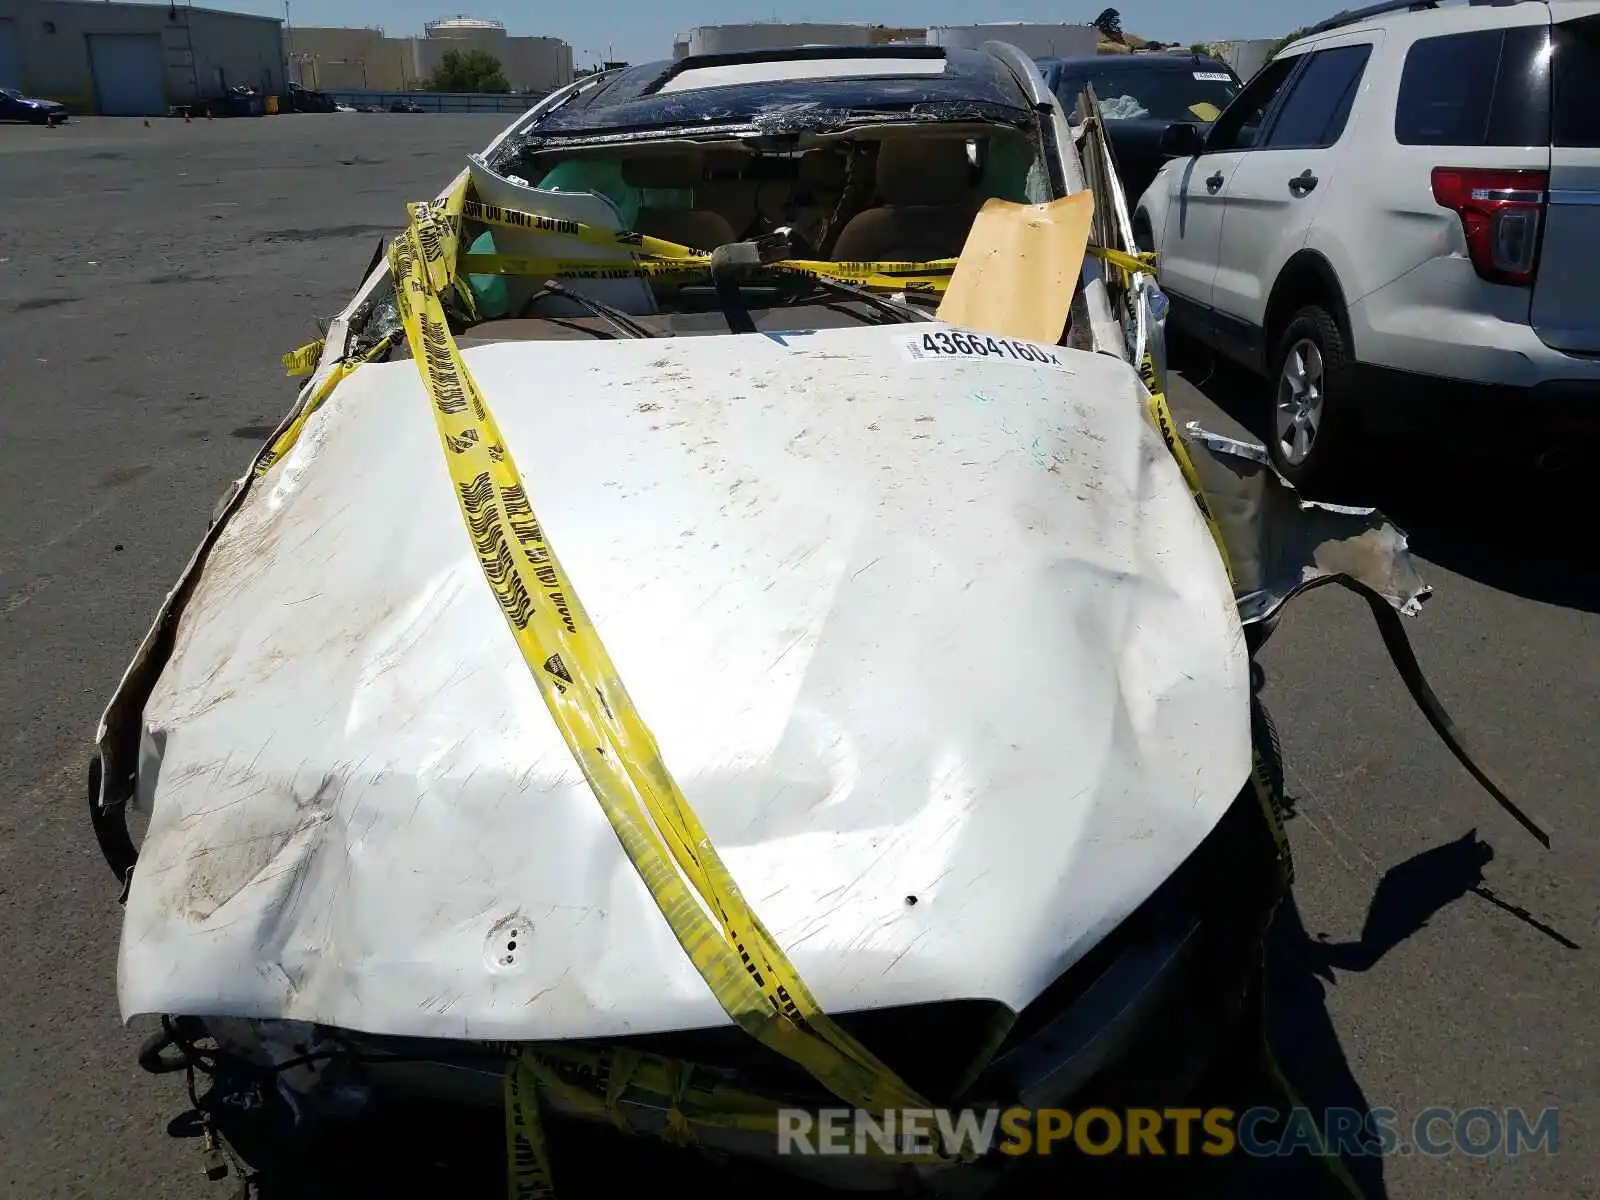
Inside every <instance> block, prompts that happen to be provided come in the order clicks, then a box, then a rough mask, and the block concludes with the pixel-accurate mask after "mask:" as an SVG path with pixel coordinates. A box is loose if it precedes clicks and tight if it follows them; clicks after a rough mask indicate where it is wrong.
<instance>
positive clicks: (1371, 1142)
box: [1186, 798, 1494, 1200]
mask: <svg viewBox="0 0 1600 1200" xmlns="http://www.w3.org/2000/svg"><path fill="white" fill-rule="evenodd" d="M1290 803H1291V806H1292V798H1291V801H1290ZM1291 812H1292V808H1291ZM1289 832H1290V836H1291V838H1292V837H1293V834H1294V825H1293V821H1292V816H1291V823H1290V825H1289ZM1493 857H1494V850H1493V849H1492V847H1490V846H1489V845H1488V844H1487V843H1485V842H1482V841H1480V840H1479V839H1478V837H1477V832H1476V831H1475V830H1474V831H1472V832H1469V833H1467V834H1465V835H1464V836H1463V837H1461V838H1460V839H1458V840H1456V841H1453V842H1447V843H1445V844H1444V845H1442V846H1437V847H1435V848H1434V849H1432V850H1427V851H1424V852H1423V853H1421V854H1418V855H1416V856H1415V857H1413V858H1410V859H1408V860H1406V861H1405V862H1403V863H1400V864H1398V865H1397V866H1395V867H1393V868H1391V869H1390V870H1389V871H1388V872H1386V873H1385V875H1384V876H1383V878H1382V879H1381V880H1380V881H1379V883H1378V886H1377V888H1376V889H1375V890H1374V892H1373V896H1372V900H1371V901H1370V903H1369V905H1368V908H1367V916H1366V921H1365V923H1364V924H1363V927H1362V930H1361V936H1360V937H1359V938H1358V939H1357V940H1355V941H1352V942H1333V941H1329V940H1328V939H1327V938H1326V936H1325V935H1322V934H1315V935H1314V934H1312V933H1311V932H1310V931H1308V930H1307V928H1306V926H1305V923H1304V921H1303V920H1302V918H1301V914H1300V910H1299V907H1298V906H1297V905H1296V903H1295V901H1294V898H1293V896H1292V895H1291V896H1290V897H1288V898H1286V899H1285V901H1284V903H1283V905H1282V906H1281V907H1280V909H1279V911H1278V914H1277V918H1276V920H1275V922H1274V924H1273V927H1272V930H1271V932H1270V933H1269V935H1268V939H1267V954H1266V989H1265V990H1266V1029H1267V1036H1268V1041H1269V1043H1270V1045H1271V1047H1272V1052H1273V1055H1274V1057H1275V1058H1276V1060H1277V1064H1278V1067H1279V1069H1280V1072H1281V1077H1282V1079H1283V1080H1286V1081H1287V1082H1288V1084H1289V1086H1290V1087H1291V1088H1292V1089H1293V1091H1294V1094H1295V1095H1294V1100H1295V1102H1297V1103H1298V1104H1301V1105H1304V1106H1305V1108H1306V1109H1307V1110H1308V1112H1309V1114H1310V1123H1309V1124H1308V1123H1307V1122H1305V1121H1303V1120H1301V1121H1300V1122H1299V1124H1300V1128H1298V1129H1295V1128H1292V1127H1291V1126H1290V1125H1289V1124H1285V1123H1283V1122H1277V1123H1272V1122H1263V1123H1262V1124H1261V1125H1260V1126H1259V1127H1257V1128H1256V1129H1255V1130H1254V1136H1255V1137H1256V1138H1259V1139H1260V1140H1261V1141H1262V1142H1265V1143H1267V1144H1268V1145H1269V1146H1271V1145H1272V1144H1273V1143H1277V1144H1278V1145H1280V1146H1281V1147H1282V1148H1283V1150H1284V1153H1282V1154H1281V1155H1268V1156H1258V1157H1252V1156H1250V1155H1247V1154H1245V1155H1239V1156H1236V1157H1234V1158H1232V1159H1229V1160H1228V1161H1227V1162H1225V1163H1223V1164H1219V1165H1218V1166H1217V1167H1215V1168H1206V1169H1204V1170H1203V1171H1202V1172H1201V1174H1202V1175H1203V1176H1206V1178H1205V1180H1204V1186H1202V1187H1200V1188H1198V1189H1193V1188H1191V1189H1190V1190H1189V1191H1188V1192H1187V1193H1186V1195H1188V1196H1190V1197H1201V1196H1203V1197H1212V1196H1215V1197H1218V1198H1220V1197H1223V1196H1227V1197H1229V1200H1281V1197H1283V1196H1285V1195H1291V1194H1292V1195H1294V1196H1295V1197H1296V1198H1297V1200H1358V1198H1362V1197H1364V1198H1365V1200H1386V1198H1387V1197H1388V1195H1389V1193H1388V1189H1387V1185H1386V1183H1385V1179H1384V1159H1383V1157H1382V1156H1381V1155H1380V1154H1379V1153H1378V1148H1379V1147H1378V1142H1377V1138H1376V1134H1375V1132H1374V1131H1373V1130H1372V1128H1371V1127H1370V1126H1369V1122H1370V1121H1371V1120H1372V1114H1373V1106H1372V1104H1371V1102H1370V1098H1369V1097H1367V1096H1366V1094H1365V1093H1364V1092H1363V1090H1362V1087H1361V1084H1360V1082H1359V1081H1358V1080H1357V1079H1356V1076H1355V1073H1354V1072H1353V1071H1352V1069H1351V1066H1350V1063H1349V1060H1348V1058H1347V1057H1346V1055H1345V1052H1344V1048H1343V1045H1342V1044H1341V1042H1340V1040H1339V1035H1338V1032H1337V1030H1336V1029H1335V1028H1334V1024H1333V1020H1332V1018H1331V1016H1330V1015H1329V1012H1328V1004H1327V996H1328V993H1329V991H1330V990H1331V989H1333V988H1335V987H1337V986H1338V982H1339V977H1340V975H1341V974H1342V973H1360V972H1364V971H1368V970H1370V969H1372V968H1373V967H1374V966H1375V965H1377V963H1378V962H1380V961H1381V960H1382V959H1383V957H1384V956H1385V955H1386V954H1388V953H1389V951H1391V950H1393V949H1394V948H1395V947H1396V946H1398V945H1400V943H1402V942H1403V941H1405V940H1406V939H1407V938H1409V937H1411V936H1412V935H1413V934H1414V933H1416V932H1417V931H1418V930H1420V929H1422V928H1423V927H1424V926H1425V925H1427V924H1428V922H1429V921H1430V920H1431V919H1432V918H1433V916H1434V915H1435V914H1436V913H1438V912H1439V911H1440V910H1442V909H1443V908H1445V907H1446V906H1447V905H1449V904H1452V903H1455V902H1456V901H1457V900H1460V899H1462V898H1463V897H1465V896H1467V895H1468V894H1469V893H1472V892H1474V891H1476V890H1478V889H1480V888H1481V887H1482V885H1483V868H1484V866H1485V865H1486V864H1487V863H1489V862H1490V861H1491V860H1492V859H1493ZM1225 1102H1226V1103H1227V1105H1228V1106H1229V1107H1233V1108H1235V1110H1236V1111H1238V1112H1239V1113H1240V1114H1241V1117H1240V1123H1241V1127H1242V1126H1243V1124H1244V1123H1245V1118H1244V1116H1243V1115H1242V1114H1244V1113H1246V1112H1248V1111H1249V1109H1251V1108H1253V1107H1257V1106H1260V1107H1263V1108H1270V1109H1273V1110H1277V1111H1279V1112H1281V1111H1283V1109H1284V1106H1285V1105H1286V1103H1288V1101H1287V1100H1286V1099H1285V1097H1284V1094H1283V1092H1282V1090H1281V1088H1280V1087H1278V1086H1277V1085H1276V1084H1275V1083H1274V1082H1273V1081H1272V1080H1271V1079H1270V1078H1269V1076H1268V1074H1267V1073H1266V1072H1265V1071H1263V1072H1261V1073H1260V1074H1258V1075H1255V1076H1253V1077H1252V1078H1251V1079H1250V1080H1249V1081H1247V1082H1246V1081H1241V1082H1240V1084H1239V1085H1238V1088H1237V1090H1236V1091H1235V1092H1233V1093H1231V1094H1229V1095H1227V1096H1226V1097H1225ZM1383 1107H1384V1106H1383V1102H1382V1099H1381V1098H1380V1099H1379V1108H1380V1110H1381V1109H1382V1108H1383ZM1406 1115H1407V1114H1400V1119H1399V1120H1390V1121H1389V1122H1388V1124H1389V1127H1390V1128H1391V1129H1393V1130H1395V1132H1396V1133H1398V1134H1400V1135H1401V1136H1402V1138H1404V1137H1405V1136H1406V1135H1407V1133H1408V1131H1407V1129H1406V1126H1405V1125H1404V1118H1405V1116H1406ZM1411 1115H1414V1114H1411ZM1311 1126H1314V1127H1315V1129H1316V1130H1317V1131H1318V1132H1319V1133H1320V1134H1321V1135H1322V1137H1323V1140H1324V1142H1325V1143H1326V1144H1327V1145H1328V1146H1329V1148H1330V1149H1332V1150H1336V1151H1340V1153H1339V1157H1338V1161H1337V1164H1336V1163H1334V1162H1332V1161H1330V1160H1328V1159H1322V1158H1318V1157H1315V1156H1314V1155H1313V1154H1312V1153H1309V1152H1308V1151H1307V1149H1306V1147H1307V1146H1308V1145H1309V1142H1308V1140H1307V1139H1306V1137H1305V1136H1304V1134H1303V1131H1304V1129H1306V1128H1309V1127H1311ZM1341 1130H1344V1131H1345V1132H1344V1133H1343V1134H1341V1132H1340V1131H1341ZM1296 1147H1297V1148H1296ZM1341 1174H1342V1177H1341Z"/></svg>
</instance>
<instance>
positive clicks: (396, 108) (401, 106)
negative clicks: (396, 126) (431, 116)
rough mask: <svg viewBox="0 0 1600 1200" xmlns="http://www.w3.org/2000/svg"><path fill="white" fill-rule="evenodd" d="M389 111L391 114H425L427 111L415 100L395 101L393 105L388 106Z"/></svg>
mask: <svg viewBox="0 0 1600 1200" xmlns="http://www.w3.org/2000/svg"><path fill="white" fill-rule="evenodd" d="M389 111H390V112H392V113H394V112H403V113H419V112H426V111H427V110H426V109H425V108H423V107H422V105H420V104H418V103H417V102H416V101H415V100H396V101H395V102H394V103H393V104H391V105H389Z"/></svg>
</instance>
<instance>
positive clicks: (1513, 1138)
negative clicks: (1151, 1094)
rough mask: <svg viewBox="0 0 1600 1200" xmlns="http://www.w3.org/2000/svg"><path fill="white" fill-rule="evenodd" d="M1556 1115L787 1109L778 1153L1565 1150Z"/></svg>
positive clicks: (781, 1117)
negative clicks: (1560, 1142)
mask: <svg viewBox="0 0 1600 1200" xmlns="http://www.w3.org/2000/svg"><path fill="white" fill-rule="evenodd" d="M1557 1125H1558V1110H1557V1109H1553V1108H1546V1109H1542V1110H1538V1111H1534V1110H1531V1109H1522V1108H1499V1109H1497V1108H1464V1109H1451V1108H1426V1109H1423V1110H1421V1111H1420V1112H1417V1113H1415V1114H1411V1115H1409V1116H1405V1115H1402V1114H1401V1113H1400V1112H1398V1111H1397V1110H1395V1109H1392V1108H1373V1109H1354V1108H1329V1109H1326V1110H1322V1111H1320V1112H1318V1111H1315V1110H1312V1109H1308V1108H1295V1109H1289V1110H1287V1111H1285V1110H1281V1109H1276V1108H1249V1109H1244V1110H1242V1111H1240V1110H1235V1109H1231V1108H1131V1109H1123V1110H1120V1111H1113V1110H1111V1109H1107V1108H1088V1109H1083V1110H1081V1111H1078V1112H1072V1111H1068V1110H1066V1109H1040V1110H1038V1111H1037V1112H1035V1111H1030V1110H1028V1109H1025V1108H1010V1109H1005V1110H1000V1109H988V1110H984V1111H976V1110H972V1109H964V1110H959V1111H951V1110H949V1109H900V1110H891V1111H889V1112H886V1113H884V1114H883V1115H882V1116H881V1117H875V1116H874V1115H873V1114H871V1113H868V1112H865V1111H863V1110H860V1109H848V1108H837V1109H822V1110H820V1111H817V1112H811V1111H808V1110H805V1109H783V1110H781V1111H780V1112H779V1113H778V1153H780V1154H826V1155H850V1154H861V1155H865V1154H904V1155H928V1154H937V1153H941V1152H943V1153H947V1154H954V1155H974V1154H975V1155H984V1154H988V1153H990V1152H993V1151H998V1152H999V1153H1001V1154H1009V1155H1026V1154H1053V1153H1059V1154H1086V1155H1091V1156H1104V1155H1112V1154H1125V1155H1128V1156H1144V1157H1160V1156H1177V1157H1184V1156H1188V1155H1205V1156H1208V1157H1223V1156H1226V1155H1230V1154H1245V1155H1249V1156H1251V1157H1255V1158H1268V1157H1276V1156H1284V1155H1292V1154H1310V1155H1337V1156H1339V1157H1344V1158H1360V1157H1364V1156H1369V1155H1379V1156H1383V1157H1389V1156H1393V1155H1402V1156H1404V1155H1412V1154H1420V1155H1425V1156H1431V1157H1444V1156H1447V1155H1453V1154H1462V1155H1467V1156H1469V1157H1475V1158H1483V1157H1488V1156H1490V1155H1497V1154H1503V1155H1513V1156H1514V1155H1518V1154H1531V1153H1543V1154H1555V1153H1556V1152H1557V1149H1558V1128H1557Z"/></svg>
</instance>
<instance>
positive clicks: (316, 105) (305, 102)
mask: <svg viewBox="0 0 1600 1200" xmlns="http://www.w3.org/2000/svg"><path fill="white" fill-rule="evenodd" d="M338 107H339V106H338V105H337V104H335V103H334V102H333V97H332V96H330V95H328V93H327V92H319V91H315V90H313V89H312V88H305V87H301V86H300V85H299V84H298V83H291V84H290V85H289V108H290V110H291V111H293V112H303V113H331V112H336V111H337V110H338Z"/></svg>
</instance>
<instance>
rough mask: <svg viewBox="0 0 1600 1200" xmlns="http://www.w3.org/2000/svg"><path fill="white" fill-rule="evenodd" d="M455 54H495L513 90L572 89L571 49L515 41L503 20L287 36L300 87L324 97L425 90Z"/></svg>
mask: <svg viewBox="0 0 1600 1200" xmlns="http://www.w3.org/2000/svg"><path fill="white" fill-rule="evenodd" d="M451 50H482V51H484V52H485V53H486V54H490V55H492V56H493V57H494V58H495V59H496V60H497V61H498V62H499V63H500V69H501V71H502V72H503V73H504V75H505V77H506V81H507V82H508V83H509V84H510V85H511V87H512V90H513V91H519V92H550V91H554V90H555V89H556V88H558V87H564V86H566V85H567V84H569V83H571V82H572V47H571V46H569V45H568V44H567V43H566V42H564V41H562V40H561V39H560V38H553V37H513V36H511V35H510V34H508V33H507V32H506V28H505V26H504V25H502V24H501V23H500V22H499V21H485V20H481V19H479V18H476V17H447V18H445V19H443V20H439V21H430V22H429V23H428V24H427V25H426V26H425V27H424V31H423V36H422V37H403V38H392V37H388V36H386V35H385V33H384V31H383V30H382V29H376V28H374V29H344V28H336V27H328V26H301V27H298V28H294V29H291V30H290V31H289V61H290V69H291V73H292V76H293V78H294V80H295V82H297V83H299V84H301V85H303V86H305V87H308V88H315V89H320V90H322V91H335V92H338V91H358V90H366V91H378V92H404V91H411V90H414V89H417V88H420V87H422V85H423V83H424V82H425V81H426V80H427V79H428V77H429V76H430V75H432V74H433V72H434V71H435V70H436V69H437V68H438V66H439V63H440V62H441V61H443V59H444V56H445V54H446V53H447V52H448V51H451Z"/></svg>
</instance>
